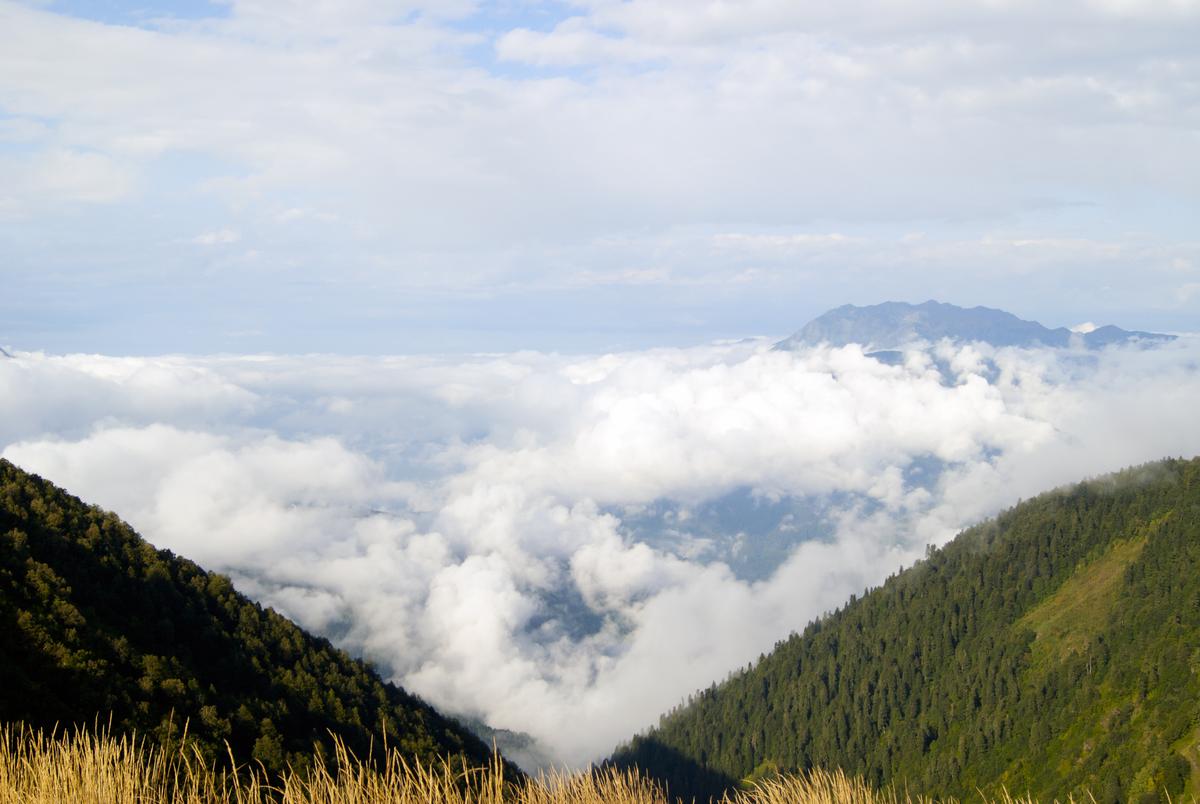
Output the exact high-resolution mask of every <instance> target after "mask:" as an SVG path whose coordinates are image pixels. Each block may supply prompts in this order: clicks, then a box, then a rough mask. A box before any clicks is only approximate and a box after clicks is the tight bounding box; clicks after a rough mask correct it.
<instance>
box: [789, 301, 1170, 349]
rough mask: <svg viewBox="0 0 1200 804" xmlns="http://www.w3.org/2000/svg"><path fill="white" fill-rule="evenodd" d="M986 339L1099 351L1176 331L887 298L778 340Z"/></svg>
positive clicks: (879, 344)
mask: <svg viewBox="0 0 1200 804" xmlns="http://www.w3.org/2000/svg"><path fill="white" fill-rule="evenodd" d="M943 338H949V339H951V340H956V341H964V342H971V341H983V342H986V343H990V344H992V345H993V346H1023V347H1033V346H1049V347H1060V348H1061V347H1068V346H1072V345H1075V344H1078V345H1080V346H1083V347H1086V348H1088V349H1099V348H1103V347H1105V346H1109V345H1112V344H1122V343H1135V342H1141V343H1165V342H1167V341H1171V340H1174V339H1175V336H1173V335H1163V334H1159V333H1154V332H1138V331H1130V330H1124V329H1121V328H1120V327H1116V326H1112V325H1111V324H1110V325H1106V326H1103V327H1096V328H1094V329H1091V330H1089V331H1086V332H1073V331H1071V330H1069V329H1067V328H1066V327H1058V328H1057V329H1050V328H1049V327H1045V326H1043V325H1041V324H1039V323H1038V322H1036V321H1026V320H1024V319H1022V318H1018V317H1017V316H1015V315H1013V314H1012V313H1008V312H1005V311H1003V310H996V309H993V308H990V307H971V308H964V307H958V306H956V305H953V304H947V303H944V302H937V301H932V300H931V301H927V302H924V303H922V304H909V303H907V302H884V303H882V304H874V305H869V306H866V307H856V306H855V305H853V304H845V305H842V306H841V307H838V308H835V309H833V310H830V311H829V312H827V313H825V314H823V315H821V316H819V317H817V318H815V319H813V320H812V321H810V322H808V323H807V324H805V325H804V327H802V328H801V329H800V330H799V331H798V332H796V333H795V334H794V335H792V336H791V337H789V338H786V339H784V340H782V341H780V342H779V343H777V344H776V348H778V349H784V350H789V349H796V348H799V347H803V346H816V345H817V344H821V343H827V344H830V345H831V346H845V345H847V344H851V343H859V344H862V345H863V346H864V347H865V348H866V349H867V350H868V351H877V352H878V351H884V352H886V351H889V350H896V349H901V348H903V347H905V346H909V345H911V344H914V343H917V342H919V341H929V342H936V341H939V340H942V339H943Z"/></svg>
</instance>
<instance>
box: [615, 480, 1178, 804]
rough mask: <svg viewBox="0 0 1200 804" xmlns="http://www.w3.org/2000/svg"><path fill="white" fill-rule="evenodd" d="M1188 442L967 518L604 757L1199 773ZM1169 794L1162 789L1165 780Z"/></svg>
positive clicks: (720, 775)
mask: <svg viewBox="0 0 1200 804" xmlns="http://www.w3.org/2000/svg"><path fill="white" fill-rule="evenodd" d="M1198 742H1200V460H1192V461H1182V460H1168V461H1163V462H1160V463H1154V464H1150V465H1146V466H1142V467H1138V468H1136V469H1130V470H1127V471H1124V472H1121V473H1118V474H1116V475H1113V476H1110V477H1105V478H1102V479H1099V480H1094V481H1090V482H1087V483H1083V484H1080V485H1078V486H1075V487H1072V488H1068V489H1063V490H1057V491H1054V492H1051V493H1048V494H1045V495H1043V496H1040V497H1038V498H1036V499H1034V500H1030V501H1028V502H1025V503H1022V504H1020V505H1018V506H1017V507H1015V508H1013V509H1012V510H1010V511H1007V512H1005V513H1004V514H1002V515H1000V516H999V517H997V518H996V519H995V520H993V521H990V522H987V523H985V524H983V525H980V526H978V527H974V528H971V529H970V530H967V531H965V532H963V533H962V534H960V535H959V536H958V537H957V538H956V539H955V540H954V541H953V542H951V543H950V544H948V545H947V546H946V547H945V548H944V549H941V550H933V551H931V552H930V553H929V555H928V557H927V559H926V560H924V561H922V562H920V563H919V564H918V565H917V566H915V567H912V568H911V569H908V570H906V571H904V572H901V573H900V574H898V575H897V576H894V577H892V578H891V579H889V580H888V581H887V582H886V583H885V584H884V585H883V586H882V587H881V588H878V589H875V590H873V591H871V592H869V593H868V594H866V595H865V596H864V597H863V598H862V599H858V600H851V602H850V603H849V604H847V605H846V606H845V607H843V608H842V609H841V610H839V611H837V612H835V613H834V614H832V615H830V616H828V617H826V618H824V619H823V620H821V621H820V622H816V623H813V624H812V625H810V626H809V627H808V628H806V629H805V631H804V633H803V634H800V635H793V636H792V637H791V638H789V639H787V640H785V641H783V642H781V643H779V644H778V645H777V646H776V648H775V650H774V651H773V652H772V653H771V654H770V655H769V656H767V657H765V658H764V659H761V660H760V661H759V662H758V663H757V664H755V665H754V666H752V667H750V668H748V669H746V670H745V671H744V672H741V673H739V674H737V675H735V676H734V677H733V678H732V679H731V680H729V681H728V682H726V683H724V684H721V685H714V686H712V687H710V688H709V689H707V690H703V691H701V692H699V693H697V694H696V695H695V696H694V697H693V698H692V699H691V700H690V702H689V703H688V704H687V705H686V706H684V707H682V708H680V709H678V710H676V711H673V712H671V713H669V714H668V715H666V716H665V717H664V718H663V719H662V721H661V724H660V726H659V727H658V728H657V729H654V730H652V731H651V732H649V733H648V734H645V735H642V736H639V737H637V738H636V739H634V740H633V741H632V742H631V743H630V744H629V745H627V746H624V747H622V748H621V749H620V750H619V751H618V752H617V754H616V755H615V757H614V759H615V761H616V762H618V763H619V764H638V765H640V766H641V767H643V768H645V769H648V770H650V771H651V772H652V773H654V774H655V775H657V776H659V777H660V778H663V779H666V780H669V781H670V783H671V787H672V789H673V790H674V791H676V792H680V793H685V792H686V793H708V792H713V791H715V790H717V789H719V788H720V787H721V785H723V784H732V783H734V782H736V781H738V780H742V779H744V778H746V777H748V776H751V775H752V774H755V773H756V772H757V773H758V774H759V775H761V774H762V773H763V772H764V771H767V770H770V769H772V768H775V767H778V768H780V769H784V770H788V769H805V768H810V767H823V768H836V767H840V768H843V769H845V770H846V771H847V772H852V773H861V774H864V775H865V776H866V777H867V778H868V779H869V780H870V781H872V782H873V783H876V784H881V783H893V782H894V783H896V784H898V785H901V786H903V785H904V784H906V783H907V784H909V785H910V786H911V789H914V790H920V791H922V792H923V793H925V794H936V795H947V794H953V795H958V796H964V797H965V796H970V795H972V794H974V793H975V791H976V789H977V788H979V789H983V790H985V791H995V790H998V789H999V788H1000V787H1001V786H1002V785H1003V786H1007V787H1008V789H1009V790H1011V791H1014V792H1016V791H1020V792H1022V793H1024V792H1026V791H1030V792H1033V793H1034V794H1036V795H1039V796H1041V797H1043V798H1050V797H1055V796H1057V797H1061V796H1065V794H1066V793H1068V792H1069V791H1072V790H1076V791H1079V790H1082V789H1083V788H1085V787H1086V788H1088V789H1090V790H1091V791H1092V793H1093V794H1094V795H1095V796H1096V798H1097V799H1098V800H1101V801H1129V800H1132V801H1137V800H1140V799H1142V798H1143V797H1144V798H1146V800H1155V801H1157V800H1159V797H1160V796H1161V795H1162V794H1163V791H1169V792H1170V793H1171V794H1172V795H1176V796H1177V795H1178V794H1179V793H1180V792H1187V793H1189V794H1192V793H1196V792H1197V791H1200V756H1198V754H1197V745H1198ZM1163 800H1165V799H1163Z"/></svg>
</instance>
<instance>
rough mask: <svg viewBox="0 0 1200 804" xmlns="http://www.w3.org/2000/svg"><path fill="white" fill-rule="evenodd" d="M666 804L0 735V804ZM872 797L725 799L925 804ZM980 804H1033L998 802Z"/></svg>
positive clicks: (548, 785)
mask: <svg viewBox="0 0 1200 804" xmlns="http://www.w3.org/2000/svg"><path fill="white" fill-rule="evenodd" d="M65 802H72V803H73V804H74V803H77V804H601V802H604V803H605V804H608V803H611V804H668V797H667V795H666V794H665V792H664V791H663V790H662V789H661V788H660V787H659V786H658V785H657V784H655V783H654V782H653V781H651V780H650V779H648V778H646V777H645V776H642V775H640V774H638V773H637V772H636V771H632V772H627V771H617V770H614V769H607V770H601V771H595V772H590V773H552V774H548V775H542V776H541V777H539V778H538V779H536V780H528V781H525V782H522V783H517V784H514V783H511V782H505V780H504V775H503V768H502V766H501V764H500V762H499V761H498V760H497V761H496V762H494V763H493V764H492V765H491V766H489V767H485V768H474V769H471V768H464V767H462V766H459V765H455V764H453V763H442V764H441V765H439V766H437V767H425V766H423V765H420V764H414V763H411V762H407V761H406V760H405V759H404V758H403V757H402V756H400V755H399V754H398V753H392V754H391V755H390V756H389V759H388V760H387V762H386V764H385V765H384V766H383V767H382V768H377V767H374V766H371V765H368V764H365V763H363V762H360V761H359V760H358V759H356V758H355V757H353V756H351V755H350V754H349V753H348V752H346V751H345V750H338V751H337V752H336V754H335V756H334V758H333V761H332V762H331V763H329V764H325V763H321V762H317V763H315V770H312V771H309V772H306V773H303V774H301V773H291V774H287V775H286V776H285V777H284V778H283V779H282V780H279V781H276V782H275V784H271V783H270V782H269V781H268V779H267V777H266V776H265V775H264V774H263V773H261V772H259V771H256V770H255V769H253V768H246V767H243V768H240V769H239V770H238V772H236V773H231V772H226V771H221V770H218V769H215V768H214V767H212V766H211V765H209V764H207V763H206V762H204V761H203V760H202V759H201V758H200V756H199V755H198V754H196V753H195V752H189V751H188V750H187V749H183V750H179V751H175V752H167V751H163V750H160V749H158V748H156V747H153V746H151V745H150V744H148V743H145V742H139V741H137V740H134V739H132V738H120V739H118V738H115V737H112V736H109V735H108V734H106V733H104V732H100V733H97V734H92V733H89V732H85V731H77V732H74V733H71V734H66V735H58V736H47V735H45V734H42V733H40V732H35V731H30V730H26V729H22V728H2V729H0V804H64V803H65ZM930 802H932V800H931V799H926V798H922V797H919V796H918V797H913V796H910V795H908V794H907V793H902V794H901V793H897V791H895V790H894V789H890V790H884V791H878V790H874V789H872V788H871V787H869V786H867V785H866V784H864V783H863V782H862V781H861V780H860V779H856V778H852V777H848V776H846V775H845V774H843V773H842V772H840V771H835V772H833V773H825V772H821V771H815V772H813V773H810V774H806V775H804V776H779V777H776V778H773V779H769V780H766V781H763V782H759V783H757V784H756V785H755V786H754V787H753V788H751V789H750V790H745V791H741V792H738V793H735V794H732V795H731V796H730V797H729V798H727V799H726V801H725V804H927V803H930ZM983 802H984V804H1033V803H1032V802H1030V801H1029V800H1028V799H1015V798H1011V797H1009V796H1007V795H1006V796H1002V797H1001V798H999V799H995V800H994V802H991V801H988V800H986V799H983Z"/></svg>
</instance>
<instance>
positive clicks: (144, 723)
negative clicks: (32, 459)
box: [0, 460, 490, 771]
mask: <svg viewBox="0 0 1200 804" xmlns="http://www.w3.org/2000/svg"><path fill="white" fill-rule="evenodd" d="M110 715H111V718H112V725H113V727H114V728H115V729H116V730H117V731H118V732H128V731H131V730H136V731H137V732H138V733H140V734H146V735H150V736H152V737H155V738H157V739H159V740H164V741H165V740H169V739H174V738H176V737H177V736H178V735H179V733H180V732H181V730H182V727H183V725H184V722H185V721H187V722H188V734H189V736H190V737H191V738H193V739H194V740H195V741H196V742H197V744H198V746H199V747H200V748H201V749H202V750H203V752H204V753H205V755H206V756H208V757H209V758H210V759H211V758H214V757H221V756H223V755H224V754H225V742H226V741H227V742H228V744H229V746H230V748H231V749H232V751H233V754H234V756H235V757H236V758H237V760H238V761H239V762H247V761H250V760H251V759H253V760H258V761H261V762H262V763H263V764H264V765H265V766H266V767H267V768H268V769H269V770H272V771H279V770H281V769H282V768H284V767H285V765H286V764H288V763H291V764H292V765H293V766H295V767H303V766H304V765H305V764H306V763H308V762H310V761H311V758H312V755H313V746H314V743H317V744H318V745H321V746H325V747H326V748H328V747H329V746H330V745H331V744H332V742H331V739H330V732H333V733H334V734H336V735H338V736H339V737H340V738H341V739H342V740H344V741H345V744H346V745H347V747H349V748H350V749H351V750H353V751H355V752H356V753H358V755H359V756H366V754H367V751H368V749H369V747H370V746H371V740H372V736H374V739H375V741H376V743H375V744H376V747H378V745H379V742H380V741H381V740H382V739H383V734H384V731H386V734H387V740H388V743H389V745H390V746H391V747H396V748H399V749H401V750H402V751H403V752H405V753H406V754H409V755H411V756H415V757H419V758H421V759H423V760H424V761H426V762H432V761H434V759H435V758H436V757H439V756H445V755H448V754H451V755H464V756H466V757H467V758H468V759H469V760H471V761H472V763H483V762H485V761H486V760H487V758H488V756H489V753H490V752H489V751H488V749H487V748H485V746H484V745H483V744H482V743H481V742H480V741H479V740H478V739H476V738H475V737H473V736H472V735H470V734H469V733H467V732H466V731H465V730H463V729H462V728H460V727H459V726H458V725H457V724H455V723H454V722H452V721H450V720H447V719H445V718H443V717H442V716H440V715H439V714H438V713H437V712H435V711H434V710H433V709H432V708H431V707H429V706H428V705H426V704H425V703H423V702H421V701H420V700H418V699H417V698H414V697H413V696H411V695H409V694H408V693H406V692H404V691H403V690H401V689H399V688H397V687H395V686H393V685H391V684H388V683H385V682H383V681H382V680H381V679H380V678H379V677H378V676H377V675H375V673H373V672H372V671H371V670H370V669H369V668H368V667H366V666H365V665H364V664H363V663H362V662H359V661H356V660H353V659H351V658H350V657H349V656H348V655H346V654H345V653H344V652H342V651H339V650H336V649H334V648H333V647H332V646H331V645H330V644H329V643H328V642H327V641H325V640H323V639H318V638H316V637H313V636H311V635H309V634H307V633H305V632H304V631H302V630H301V629H300V628H298V627H297V626H296V625H294V624H293V623H291V622H289V621H288V620H286V619H284V618H283V617H281V616H280V615H278V614H276V613H275V612H274V611H272V610H269V609H266V610H264V609H263V608H262V607H260V606H258V605H257V604H255V603H253V602H251V601H250V600H248V599H247V598H245V597H244V596H242V595H240V594H238V593H237V592H236V591H234V589H233V587H232V585H231V584H230V581H229V579H228V578H226V577H224V576H222V575H216V574H213V573H209V572H205V571H204V570H202V569H200V568H199V567H198V566H196V565H195V564H193V563H192V562H190V561H186V560H184V559H181V558H178V557H176V556H174V555H172V554H171V553H169V552H167V551H162V550H156V549H154V548H153V547H152V546H151V545H149V544H148V543H146V542H145V541H144V540H142V539H141V538H140V537H139V536H138V535H137V534H136V533H134V532H133V530H132V529H131V528H130V527H129V526H128V525H126V524H124V523H123V522H121V521H120V520H119V519H118V518H117V517H116V516H114V515H113V514H110V513H106V512H104V511H101V510H100V509H98V508H95V507H90V506H87V505H84V504H83V503H82V502H80V501H79V500H78V499H76V498H75V497H72V496H70V495H69V494H66V493H65V492H63V491H62V490H60V489H58V488H56V487H55V486H53V485H52V484H50V483H48V482H46V481H44V480H42V479H41V478H39V477H36V476H34V475H30V474H27V473H25V472H23V471H21V470H20V469H18V468H16V467H15V466H13V465H12V464H11V463H9V462H7V461H4V460H0V722H13V721H24V722H26V723H29V724H31V725H34V726H39V727H52V726H54V724H56V723H57V724H61V725H67V724H75V723H86V724H92V723H93V721H94V720H95V719H96V718H97V717H99V719H100V721H101V724H102V725H103V724H105V723H107V722H108V719H109V717H110Z"/></svg>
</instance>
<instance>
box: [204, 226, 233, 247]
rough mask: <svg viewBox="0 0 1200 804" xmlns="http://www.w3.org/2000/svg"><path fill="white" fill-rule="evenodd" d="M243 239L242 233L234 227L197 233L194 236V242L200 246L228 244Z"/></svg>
mask: <svg viewBox="0 0 1200 804" xmlns="http://www.w3.org/2000/svg"><path fill="white" fill-rule="evenodd" d="M241 239H242V237H241V235H239V234H238V233H237V232H236V231H234V230H233V229H217V230H215V231H212V232H204V233H202V234H198V235H196V236H195V237H193V238H192V242H193V243H195V244H196V245H198V246H228V245H230V244H232V243H236V242H237V241H239V240H241Z"/></svg>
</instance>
